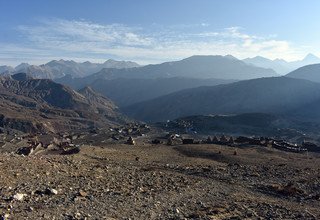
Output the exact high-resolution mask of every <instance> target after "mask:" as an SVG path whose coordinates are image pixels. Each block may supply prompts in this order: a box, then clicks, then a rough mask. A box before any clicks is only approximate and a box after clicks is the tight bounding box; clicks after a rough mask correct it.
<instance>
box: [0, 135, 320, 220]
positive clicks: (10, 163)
mask: <svg viewBox="0 0 320 220" xmlns="http://www.w3.org/2000/svg"><path fill="white" fill-rule="evenodd" d="M0 176H1V181H0V215H2V218H3V219H320V155H319V154H309V155H306V154H295V153H287V152H281V151H278V150H275V149H270V148H263V147H250V148H234V147H226V146H217V145H176V146H166V145H150V144H147V143H142V141H140V142H138V143H137V145H136V146H129V145H122V144H113V145H112V144H111V145H106V146H102V147H101V146H100V147H97V146H83V147H82V148H81V151H80V153H78V154H74V155H68V156H61V155H42V156H29V157H24V156H19V155H15V154H8V153H1V154H0Z"/></svg>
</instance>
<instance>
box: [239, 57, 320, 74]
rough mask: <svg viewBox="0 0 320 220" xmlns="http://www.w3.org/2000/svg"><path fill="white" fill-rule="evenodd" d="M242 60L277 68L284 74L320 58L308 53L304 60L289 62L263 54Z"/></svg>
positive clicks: (260, 65)
mask: <svg viewBox="0 0 320 220" xmlns="http://www.w3.org/2000/svg"><path fill="white" fill-rule="evenodd" d="M242 61H243V62H245V63H247V64H251V65H254V66H258V67H263V68H270V69H273V70H275V71H276V72H277V73H278V74H280V75H284V74H288V73H289V72H291V71H293V70H295V69H298V68H300V67H303V66H306V65H310V64H316V63H320V58H318V57H316V56H315V55H313V54H308V55H307V56H306V57H305V58H304V59H303V60H299V61H293V62H287V61H285V60H282V59H275V60H270V59H267V58H264V57H261V56H257V57H254V58H247V59H244V60H242Z"/></svg>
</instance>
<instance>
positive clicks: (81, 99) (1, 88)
mask: <svg viewBox="0 0 320 220" xmlns="http://www.w3.org/2000/svg"><path fill="white" fill-rule="evenodd" d="M87 95H88V94H87V93H83V94H80V93H78V92H75V91H74V90H72V89H70V88H68V87H66V86H63V85H61V84H57V83H55V82H53V81H51V80H44V79H32V78H31V77H30V76H28V75H27V74H16V75H13V76H12V77H10V76H7V77H0V99H1V103H0V115H1V117H0V119H1V120H0V127H6V128H11V129H16V130H20V131H24V132H37V131H52V132H57V131H63V130H70V129H82V128H89V127H96V126H98V127H99V126H108V125H111V124H114V123H117V122H120V121H121V120H123V117H122V116H121V114H120V113H118V111H117V107H116V106H115V105H114V104H113V103H112V102H111V101H110V100H108V99H106V98H102V96H99V95H97V94H96V93H93V92H92V93H91V94H90V95H91V96H90V99H89V97H88V96H87Z"/></svg>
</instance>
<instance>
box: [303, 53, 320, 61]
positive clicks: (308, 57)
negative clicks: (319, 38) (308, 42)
mask: <svg viewBox="0 0 320 220" xmlns="http://www.w3.org/2000/svg"><path fill="white" fill-rule="evenodd" d="M303 61H305V62H314V63H320V58H319V57H317V56H316V55H314V54H312V53H309V54H308V55H307V56H306V57H305V58H304V59H303Z"/></svg>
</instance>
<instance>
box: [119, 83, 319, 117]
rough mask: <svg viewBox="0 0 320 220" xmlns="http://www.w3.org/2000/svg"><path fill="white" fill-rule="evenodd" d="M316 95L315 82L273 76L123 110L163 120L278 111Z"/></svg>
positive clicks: (182, 93)
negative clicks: (193, 116)
mask: <svg viewBox="0 0 320 220" xmlns="http://www.w3.org/2000/svg"><path fill="white" fill-rule="evenodd" d="M319 98H320V86H319V84H317V83H313V82H310V81H306V80H299V79H291V78H287V77H273V78H261V79H254V80H247V81H240V82H236V83H232V84H227V85H219V86H212V87H200V88H195V89H187V90H183V91H180V92H176V93H172V94H169V95H167V96H162V97H159V98H157V99H153V100H150V101H146V102H142V103H137V104H134V105H132V106H128V107H126V108H124V109H123V111H124V112H125V113H127V114H128V115H130V116H131V117H134V118H137V119H140V120H145V121H165V120H168V119H174V118H178V117H183V116H189V115H203V114H204V115H206V114H239V113H255V112H260V113H276V114H282V113H286V112H288V111H292V110H293V109H297V108H299V107H302V106H305V105H308V104H310V103H313V102H315V101H317V100H319Z"/></svg>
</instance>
